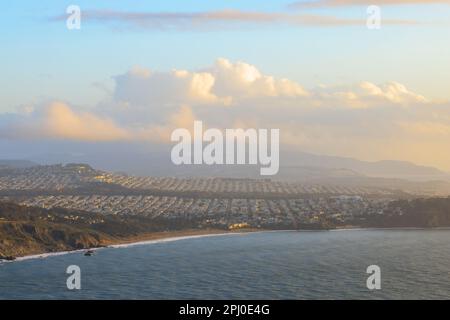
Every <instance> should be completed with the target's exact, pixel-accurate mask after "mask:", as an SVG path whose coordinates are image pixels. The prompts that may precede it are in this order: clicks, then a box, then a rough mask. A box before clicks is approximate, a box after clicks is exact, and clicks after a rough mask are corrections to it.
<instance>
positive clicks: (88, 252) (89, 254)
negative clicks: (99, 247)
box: [84, 250, 94, 257]
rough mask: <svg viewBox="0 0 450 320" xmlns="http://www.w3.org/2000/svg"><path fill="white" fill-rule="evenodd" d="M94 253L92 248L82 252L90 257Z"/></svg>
mask: <svg viewBox="0 0 450 320" xmlns="http://www.w3.org/2000/svg"><path fill="white" fill-rule="evenodd" d="M93 254H94V250H88V251H86V252H85V253H84V255H85V256H87V257H90V256H92V255H93Z"/></svg>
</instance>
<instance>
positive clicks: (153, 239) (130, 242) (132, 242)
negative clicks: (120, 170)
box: [0, 229, 270, 265]
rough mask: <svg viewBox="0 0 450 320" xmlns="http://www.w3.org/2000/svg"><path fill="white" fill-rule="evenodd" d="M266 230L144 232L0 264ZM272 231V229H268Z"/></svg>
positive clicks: (0, 262) (17, 257) (30, 255)
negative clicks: (94, 244) (93, 245)
mask: <svg viewBox="0 0 450 320" xmlns="http://www.w3.org/2000/svg"><path fill="white" fill-rule="evenodd" d="M265 231H266V230H257V229H242V230H235V231H226V230H219V229H209V230H184V231H161V232H154V233H149V234H143V235H140V236H134V237H130V238H126V239H120V240H118V241H111V242H108V243H106V244H105V245H104V246H100V247H92V248H83V249H76V250H65V251H55V252H43V253H36V254H29V255H24V256H15V257H14V258H15V259H14V260H0V265H1V264H3V263H11V262H20V261H27V260H34V259H45V258H51V257H56V256H61V255H66V254H75V253H83V252H86V251H88V250H92V251H98V250H102V249H108V248H110V249H120V248H128V247H134V246H139V245H149V244H157V243H165V242H173V241H180V240H188V239H197V238H207V237H215V236H227V235H245V234H249V233H258V232H265ZM267 231H270V230H267Z"/></svg>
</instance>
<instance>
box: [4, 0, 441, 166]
mask: <svg viewBox="0 0 450 320" xmlns="http://www.w3.org/2000/svg"><path fill="white" fill-rule="evenodd" d="M311 1H319V2H320V3H322V4H323V5H322V6H319V7H314V8H311V7H304V6H303V7H300V8H298V7H297V9H295V10H294V9H293V8H292V6H288V5H289V4H291V2H290V1H289V0H287V1H273V0H267V1H256V0H244V1H204V0H182V1H181V0H179V1H142V0H139V1H138V0H136V1H93V0H90V1H81V0H74V1H50V0H41V1H31V0H30V1H24V0H18V1H14V2H11V3H9V4H8V5H4V7H2V9H1V10H0V43H1V48H0V65H1V69H0V71H1V72H0V88H1V95H0V142H4V141H7V142H8V143H9V142H10V141H14V145H16V146H17V149H21V147H20V141H22V140H24V139H25V140H27V141H29V140H30V139H31V140H33V139H34V140H35V141H38V142H39V143H42V148H41V149H43V150H47V147H46V146H49V145H50V144H46V142H48V141H49V140H52V141H53V140H58V141H61V140H62V141H72V142H73V141H75V142H77V143H78V142H80V143H87V144H89V143H105V142H106V143H109V142H111V141H122V142H123V141H140V142H145V143H147V142H148V141H150V140H152V141H153V142H155V140H156V142H157V143H160V142H164V141H167V139H168V137H170V132H171V130H173V129H174V128H175V127H179V126H180V125H183V126H184V125H185V124H189V123H192V122H193V120H194V119H201V120H205V121H206V123H207V124H208V125H210V126H212V127H218V128H229V127H234V126H236V125H238V124H239V125H241V126H242V127H262V128H272V127H276V128H280V129H281V130H282V131H281V132H282V134H281V140H282V143H283V144H285V145H288V146H290V147H292V148H297V149H298V150H300V151H306V152H313V153H318V154H330V155H339V156H348V157H355V158H359V159H363V160H382V159H397V160H408V161H413V162H416V163H420V164H426V165H433V166H437V167H439V168H444V169H445V170H450V165H449V163H450V153H449V152H448V144H449V141H450V112H449V110H450V90H449V83H450V72H449V71H450V41H449V40H450V37H449V35H450V32H449V31H450V0H428V1H425V0H377V1H370V4H372V3H377V2H380V3H382V5H381V6H380V7H381V18H382V19H381V25H382V28H381V29H380V30H369V29H368V28H367V27H366V23H365V22H366V18H367V13H366V9H367V4H363V5H361V4H362V3H364V2H365V1H364V0H339V1H336V0H311ZM417 1H419V2H423V3H421V4H415V5H410V4H407V3H408V2H417ZM439 1H440V2H442V1H447V3H445V4H442V3H441V4H433V2H439ZM339 3H341V4H342V3H347V4H348V5H338V6H336V4H339ZM399 3H401V4H399ZM405 3H406V4H405ZM355 4H356V5H355ZM69 5H78V6H79V7H80V8H81V14H82V16H81V29H80V30H68V29H67V28H66V21H65V20H66V18H67V14H66V8H67V7H68V6H69ZM219 58H224V59H219ZM174 69H177V70H185V71H183V72H178V73H177V72H173V71H172V70H174ZM16 141H17V142H16ZM49 149H50V148H49Z"/></svg>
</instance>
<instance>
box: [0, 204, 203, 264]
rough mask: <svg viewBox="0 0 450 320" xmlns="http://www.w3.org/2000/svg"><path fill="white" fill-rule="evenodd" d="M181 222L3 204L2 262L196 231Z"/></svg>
mask: <svg viewBox="0 0 450 320" xmlns="http://www.w3.org/2000/svg"><path fill="white" fill-rule="evenodd" d="M194 227H195V222H194V221H191V222H188V221H183V220H181V219H171V220H163V219H149V218H145V217H134V216H127V217H126V218H125V217H121V216H105V215H102V214H98V213H90V212H82V211H74V210H67V209H61V208H55V209H51V210H46V209H42V208H36V207H25V206H20V205H16V204H13V203H0V259H2V258H6V257H9V256H23V255H28V254H37V253H43V252H55V251H65V250H75V249H83V248H92V247H100V246H104V245H108V244H111V243H113V242H118V241H119V240H120V239H126V238H129V237H135V236H139V235H142V234H146V233H151V232H159V231H167V230H172V231H174V230H183V229H189V228H194Z"/></svg>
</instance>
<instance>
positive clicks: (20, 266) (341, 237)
mask: <svg viewBox="0 0 450 320" xmlns="http://www.w3.org/2000/svg"><path fill="white" fill-rule="evenodd" d="M70 265H76V266H79V267H80V270H81V277H80V279H81V289H80V290H69V289H68V288H67V285H66V280H67V278H68V277H69V276H70V275H69V274H66V269H67V267H68V266H70ZM370 265H377V266H379V268H380V278H381V289H379V290H377V289H375V290H369V289H368V288H367V285H366V281H367V278H368V277H369V276H370V274H368V273H367V272H366V271H367V267H368V266H370ZM449 298H450V230H339V231H310V232H297V231H279V232H259V233H248V234H230V235H217V236H208V237H192V238H186V239H177V240H176V241H154V242H153V243H148V244H142V245H134V246H121V247H118V248H104V249H100V250H97V251H96V252H95V254H94V255H93V256H91V257H87V256H84V254H83V252H74V253H70V254H62V255H55V256H49V257H46V258H36V259H27V260H22V261H15V262H8V263H2V264H1V265H0V299H449Z"/></svg>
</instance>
